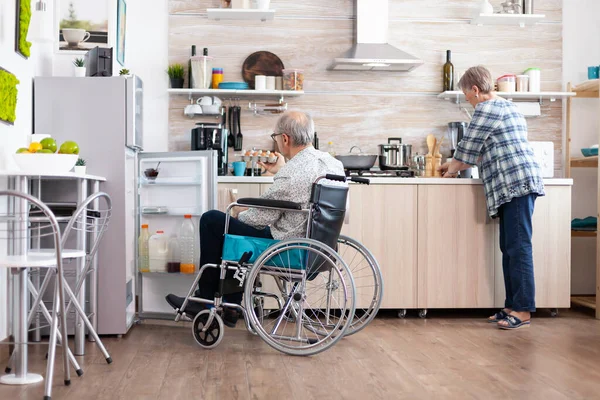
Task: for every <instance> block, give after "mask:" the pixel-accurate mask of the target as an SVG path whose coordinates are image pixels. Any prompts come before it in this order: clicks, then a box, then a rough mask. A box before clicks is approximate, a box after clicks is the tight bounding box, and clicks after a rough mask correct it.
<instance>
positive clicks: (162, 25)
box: [54, 0, 169, 151]
mask: <svg viewBox="0 0 600 400" xmlns="http://www.w3.org/2000/svg"><path fill="white" fill-rule="evenodd" d="M104 1H106V0H104ZM109 4H110V7H111V10H110V13H109V15H110V18H109V21H108V29H109V42H110V46H112V47H113V49H115V50H114V53H116V47H115V45H114V43H115V38H114V36H115V35H114V33H115V32H116V14H117V8H116V4H117V2H116V0H115V1H114V2H111V3H109ZM167 5H168V0H153V1H152V6H151V7H149V6H148V1H147V0H127V33H126V38H125V67H124V68H127V69H129V70H130V71H131V72H132V73H134V74H136V75H138V76H140V77H141V78H142V80H143V81H144V151H167V150H168V112H169V96H168V94H167V88H168V87H169V86H168V85H169V83H168V79H167V73H166V70H167V67H168V63H169V60H168V33H169V32H168V7H167ZM74 57H75V56H74V55H71V54H66V55H65V54H55V56H54V76H72V74H73V69H72V65H71V62H72V60H73V58H74ZM77 57H81V56H80V55H78V56H77ZM121 68H123V67H122V66H121V65H120V64H119V63H118V62H116V61H115V65H114V66H113V74H114V75H117V74H118V73H119V70H120V69H121ZM99 79H100V78H99Z"/></svg>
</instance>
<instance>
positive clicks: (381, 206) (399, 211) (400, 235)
mask: <svg viewBox="0 0 600 400" xmlns="http://www.w3.org/2000/svg"><path fill="white" fill-rule="evenodd" d="M342 233H343V234H344V235H347V236H350V237H352V238H353V239H356V240H358V241H359V242H361V243H362V244H363V245H364V246H365V247H367V248H368V249H369V250H370V251H371V252H372V253H373V255H374V256H375V258H376V259H377V261H378V262H379V265H380V267H381V271H382V274H383V301H382V305H381V306H382V308H415V307H416V306H417V186H416V185H369V186H366V185H351V187H350V210H349V217H348V223H347V224H345V225H344V227H343V228H342ZM369 289H370V288H369ZM357 292H358V293H357V298H358V299H359V306H360V299H361V296H360V288H358V290H357Z"/></svg>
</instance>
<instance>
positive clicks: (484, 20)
mask: <svg viewBox="0 0 600 400" xmlns="http://www.w3.org/2000/svg"><path fill="white" fill-rule="evenodd" d="M544 18H546V16H545V15H544V14H479V15H477V16H475V17H474V18H473V19H472V20H471V25H479V26H482V25H518V26H520V27H521V28H523V27H525V26H531V25H535V24H537V23H538V22H540V21H541V20H543V19H544Z"/></svg>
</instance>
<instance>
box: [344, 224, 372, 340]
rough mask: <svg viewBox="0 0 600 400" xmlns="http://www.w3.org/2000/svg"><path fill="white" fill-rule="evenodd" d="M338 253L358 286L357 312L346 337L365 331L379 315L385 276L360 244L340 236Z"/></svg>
mask: <svg viewBox="0 0 600 400" xmlns="http://www.w3.org/2000/svg"><path fill="white" fill-rule="evenodd" d="M337 252H338V254H339V255H340V257H341V258H342V259H343V260H344V261H345V262H346V264H347V265H348V268H350V272H351V273H352V277H353V278H354V284H355V285H356V296H357V297H356V311H355V313H354V316H353V318H352V322H351V323H350V326H349V327H348V330H347V331H346V336H349V335H353V334H355V333H357V332H359V331H361V330H362V329H364V328H365V327H366V326H367V325H368V324H369V323H370V322H371V321H372V320H373V318H375V316H376V315H377V312H378V311H379V307H380V306H381V300H382V298H383V276H382V275H381V269H380V268H379V264H378V263H377V260H376V259H375V257H374V256H373V255H372V254H371V252H370V251H369V250H368V249H367V248H366V247H365V246H363V245H362V244H361V243H360V242H358V241H356V240H354V239H352V238H350V237H347V236H344V235H340V237H339V239H338V248H337Z"/></svg>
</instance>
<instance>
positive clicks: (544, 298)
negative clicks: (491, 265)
mask: <svg viewBox="0 0 600 400" xmlns="http://www.w3.org/2000/svg"><path fill="white" fill-rule="evenodd" d="M498 229H499V228H498ZM532 242H533V268H534V276H535V302H536V307H539V308H569V307H570V304H571V298H570V296H571V187H570V186H547V187H546V196H544V197H539V198H538V199H537V200H536V202H535V208H534V211H533V238H532ZM505 294H506V292H505V290H504V275H503V274H502V252H501V251H500V247H499V245H498V246H497V247H496V301H495V303H496V304H495V305H496V307H503V306H504V296H505Z"/></svg>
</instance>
